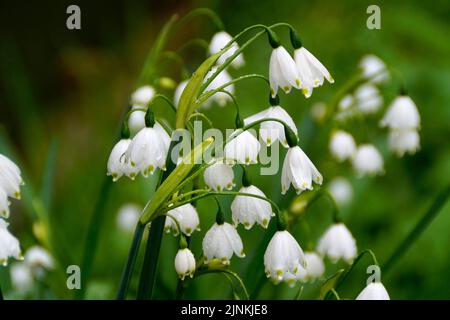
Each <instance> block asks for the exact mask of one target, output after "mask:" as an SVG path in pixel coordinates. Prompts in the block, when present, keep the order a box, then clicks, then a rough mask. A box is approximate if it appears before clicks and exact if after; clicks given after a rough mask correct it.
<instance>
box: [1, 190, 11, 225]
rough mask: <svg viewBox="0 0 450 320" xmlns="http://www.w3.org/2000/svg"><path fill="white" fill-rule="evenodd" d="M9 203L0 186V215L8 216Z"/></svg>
mask: <svg viewBox="0 0 450 320" xmlns="http://www.w3.org/2000/svg"><path fill="white" fill-rule="evenodd" d="M9 204H10V203H9V200H8V195H7V194H6V192H5V191H3V189H2V188H0V217H3V218H8V217H9Z"/></svg>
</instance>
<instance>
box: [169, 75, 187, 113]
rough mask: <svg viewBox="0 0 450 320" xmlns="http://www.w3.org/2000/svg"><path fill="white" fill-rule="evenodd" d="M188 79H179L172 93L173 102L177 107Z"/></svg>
mask: <svg viewBox="0 0 450 320" xmlns="http://www.w3.org/2000/svg"><path fill="white" fill-rule="evenodd" d="M188 82H189V80H184V81H181V82H180V83H179V84H178V86H177V88H176V89H175V92H174V94H173V103H174V105H175V106H176V107H177V108H178V104H179V103H180V98H181V95H182V94H183V91H184V89H185V88H186V86H187V84H188Z"/></svg>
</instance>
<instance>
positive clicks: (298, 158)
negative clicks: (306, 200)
mask: <svg viewBox="0 0 450 320" xmlns="http://www.w3.org/2000/svg"><path fill="white" fill-rule="evenodd" d="M322 181H323V178H322V175H321V174H320V172H319V170H317V169H316V167H315V166H314V164H313V163H312V162H311V160H309V158H308V156H307V155H306V154H305V153H304V152H303V150H302V149H301V148H300V147H299V146H295V147H291V148H289V149H288V151H287V153H286V157H285V158H284V163H283V169H282V171H281V193H282V194H285V193H286V192H287V191H288V190H289V187H290V185H291V183H292V186H293V187H294V189H295V191H296V192H297V194H300V193H301V192H302V191H304V190H312V189H313V186H312V183H313V182H315V183H317V184H319V185H321V184H322Z"/></svg>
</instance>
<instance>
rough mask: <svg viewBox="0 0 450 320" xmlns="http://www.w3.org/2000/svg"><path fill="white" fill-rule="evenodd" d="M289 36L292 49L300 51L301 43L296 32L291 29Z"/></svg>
mask: <svg viewBox="0 0 450 320" xmlns="http://www.w3.org/2000/svg"><path fill="white" fill-rule="evenodd" d="M289 35H290V38H291V44H292V46H293V47H294V49H300V48H301V47H303V45H302V41H301V40H300V36H299V34H298V32H297V30H295V29H292V28H291V30H290V32H289Z"/></svg>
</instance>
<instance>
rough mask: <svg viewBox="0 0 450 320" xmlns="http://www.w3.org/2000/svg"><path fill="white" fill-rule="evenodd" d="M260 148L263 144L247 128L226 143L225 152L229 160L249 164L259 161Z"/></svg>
mask: <svg viewBox="0 0 450 320" xmlns="http://www.w3.org/2000/svg"><path fill="white" fill-rule="evenodd" d="M238 130H242V129H238ZM233 134H234V133H233ZM260 149H261V145H260V143H259V141H258V139H257V138H256V137H255V136H254V135H253V134H251V133H250V132H249V131H248V130H246V131H243V132H242V133H240V134H238V135H237V136H236V138H234V139H232V140H230V141H229V142H227V144H226V145H225V149H224V154H225V158H226V159H227V161H229V162H231V161H232V162H237V163H239V164H245V165H249V164H254V163H258V154H259V150H260Z"/></svg>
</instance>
